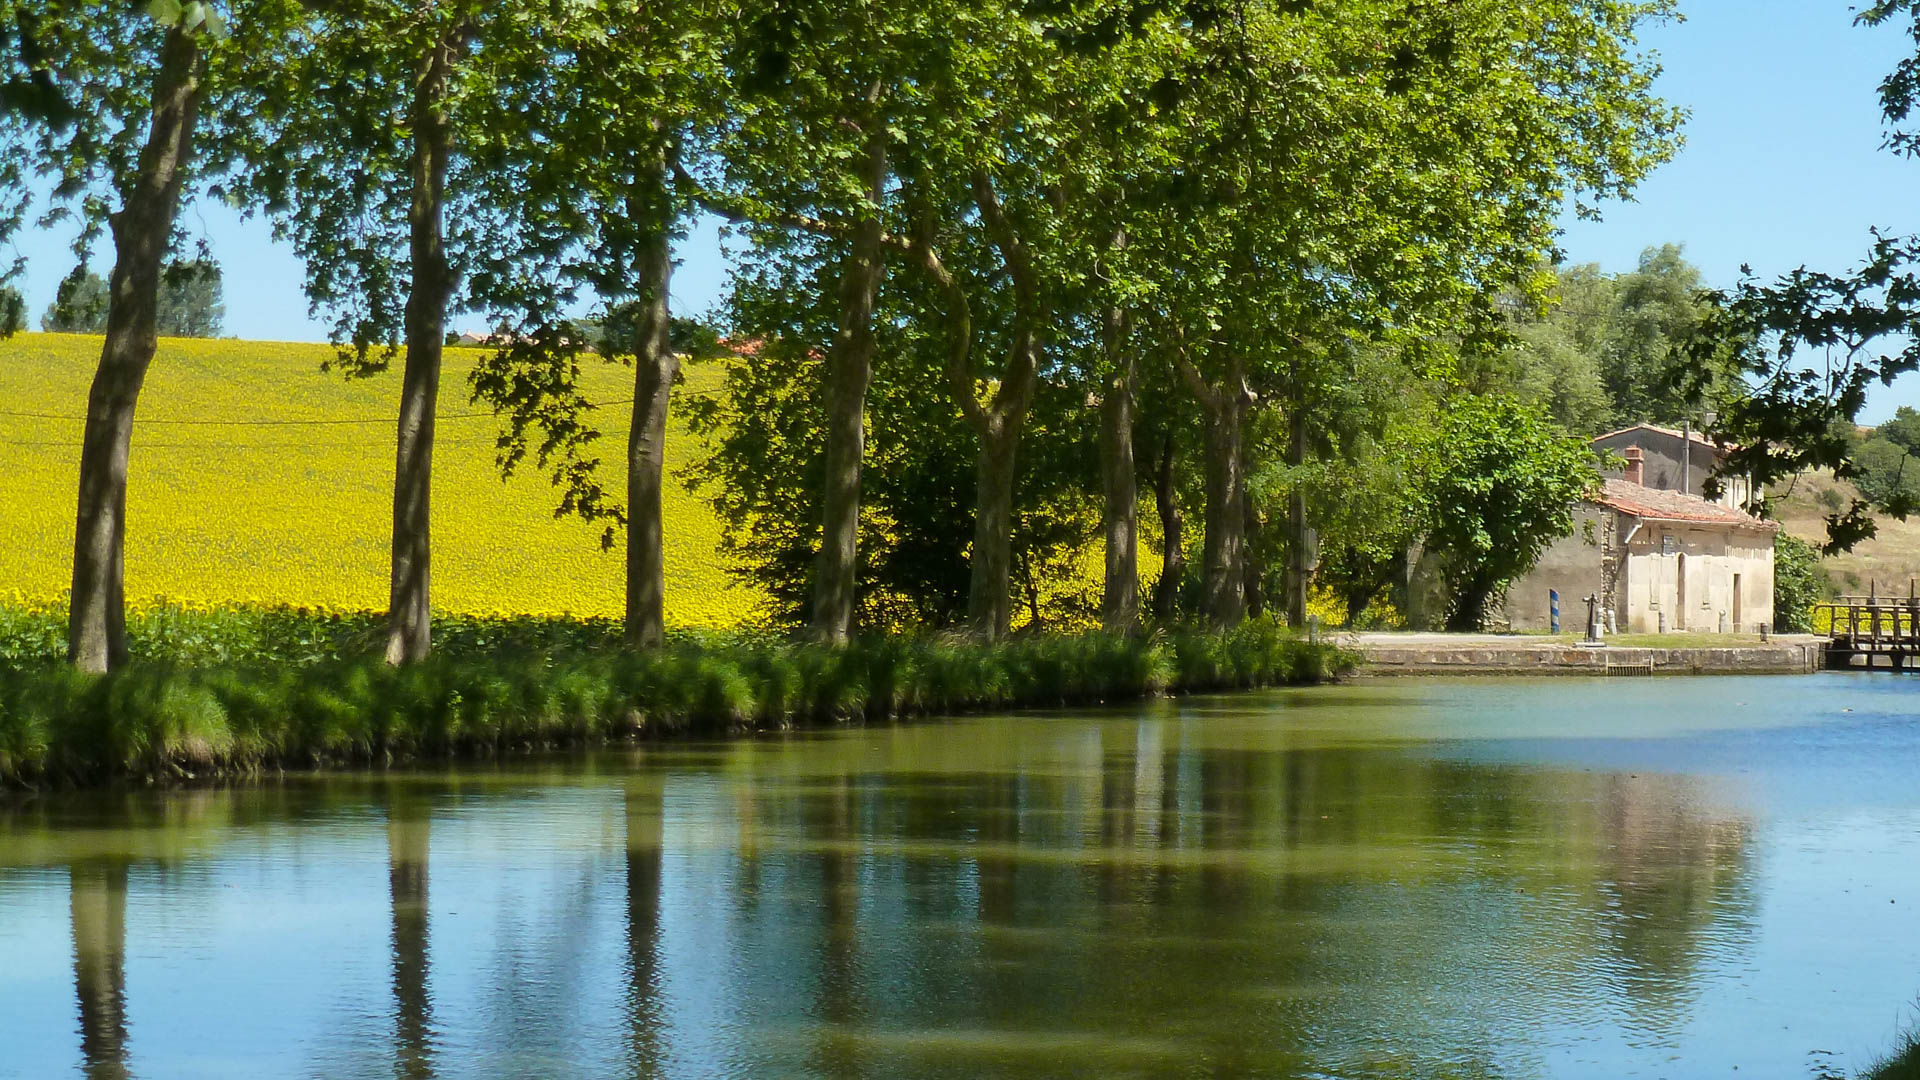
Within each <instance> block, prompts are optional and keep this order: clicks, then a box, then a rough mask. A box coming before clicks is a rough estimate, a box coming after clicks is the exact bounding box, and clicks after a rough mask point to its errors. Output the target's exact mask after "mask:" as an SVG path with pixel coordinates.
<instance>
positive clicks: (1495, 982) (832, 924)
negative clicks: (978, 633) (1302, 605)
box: [0, 674, 1920, 1080]
mask: <svg viewBox="0 0 1920 1080" xmlns="http://www.w3.org/2000/svg"><path fill="white" fill-rule="evenodd" d="M1917 706H1920V682H1916V681H1914V677H1912V676H1893V675H1849V674H1834V675H1817V676H1810V677H1804V678H1792V677H1772V678H1721V679H1684V678H1661V679H1640V680H1621V679H1615V680H1612V681H1597V680H1572V679H1568V680H1535V681H1508V680H1468V679H1454V680H1424V679H1405V680H1380V681H1360V682H1355V683H1351V684H1348V685H1343V686H1335V687H1325V688H1315V689H1304V690H1289V691H1278V692H1272V693H1260V694H1249V695H1243V696H1222V697H1208V698H1188V699H1182V700H1175V701H1160V702H1151V703H1147V704H1142V705H1133V706H1127V707H1124V708H1112V709H1102V710H1089V711H1075V712H1060V713H1050V714H1025V715H1018V716H991V717H976V718H967V719H962V720H958V721H954V722H929V723H922V724H912V725H904V726H897V727H876V728H867V729H860V730H845V731H832V732H822V733H809V734H797V735H792V736H783V737H770V738H760V739H755V740H747V741H736V742H729V743H692V744H687V743H683V744H665V745H658V746H646V747H642V748H639V749H635V750H629V751H620V752H608V753H603V754H594V755H579V756H573V757H565V758H538V759H523V760H518V761H514V762H508V763H501V764H498V765H483V766H478V767H474V766H462V767H460V768H456V769H447V770H435V771H423V772H409V773H399V774H395V773H386V774H359V775H331V776H323V777H301V778H293V779H287V780H284V781H277V782H268V783H261V784H255V785H247V786H242V787H238V788H232V789H222V790H188V791H171V792H155V791H138V792H132V793H127V792H121V793H114V794H103V793H97V792H96V793H72V794H64V795H57V796H40V797H24V796H5V797H3V798H0V1077H8V1078H12V1077H19V1078H32V1080H39V1078H42V1077H56V1076H74V1075H92V1076H113V1077H118V1076H134V1077H147V1078H158V1077H183V1078H184V1077H193V1078H199V1077H267V1076H273V1077H299V1076H315V1077H403V1078H412V1077H432V1076H439V1077H633V1076H656V1075H657V1076H672V1077H708V1076H754V1077H759V1076H783V1077H784V1076H796V1077H809V1076H819V1077H943V1076H946V1077H973V1076H1008V1077H1016V1076H1017V1077H1027V1076H1059V1077H1066V1076H1075V1077H1079V1076H1103V1077H1104V1076H1115V1077H1118V1076H1302V1077H1502V1078H1518V1077H1536V1076H1537V1077H1607V1078H1614V1077H1626V1076H1642V1077H1659V1076H1668V1077H1698V1076H1729V1077H1742V1076H1744V1077H1809V1076H1814V1075H1818V1074H1820V1073H1822V1072H1834V1073H1844V1072H1848V1071H1851V1070H1857V1069H1860V1068H1862V1067H1864V1066H1865V1065H1866V1064H1867V1063H1869V1062H1870V1061H1871V1060H1872V1059H1873V1058H1874V1057H1876V1056H1878V1055H1879V1054H1881V1053H1883V1052H1884V1051H1886V1050H1887V1049H1888V1048H1889V1047H1890V1046H1891V1045H1892V1044H1893V1042H1894V1039H1895V1037H1896V1034H1897V1033H1898V1032H1899V1031H1900V1030H1902V1029H1903V1027H1904V1026H1906V1025H1907V1024H1909V1023H1911V1022H1912V1021H1913V1020H1914V1019H1915V1012H1914V1009H1915V1002H1916V1001H1920V717H1917V716H1916V713H1917V712H1920V708H1917Z"/></svg>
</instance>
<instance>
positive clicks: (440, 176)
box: [387, 32, 461, 664]
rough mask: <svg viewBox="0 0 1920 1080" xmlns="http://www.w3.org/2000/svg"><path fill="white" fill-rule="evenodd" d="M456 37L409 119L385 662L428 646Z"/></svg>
mask: <svg viewBox="0 0 1920 1080" xmlns="http://www.w3.org/2000/svg"><path fill="white" fill-rule="evenodd" d="M460 40H461V39H460V36H459V34H458V33H457V32H456V33H452V34H449V35H447V36H446V37H443V38H441V39H439V40H436V41H435V42H434V44H433V47H432V49H431V50H430V51H429V52H428V54H427V55H426V56H425V57H422V58H421V64H420V74H419V77H418V79H417V80H416V82H415V83H414V89H413V103H412V107H411V109H410V114H409V121H410V123H411V124H412V129H413V161H412V164H411V169H410V171H411V176H412V187H413V192H412V201H411V203H410V205H409V206H408V208H407V229H408V231H409V233H410V234H411V236H410V254H411V257H412V266H413V281H412V283H411V285H410V286H409V288H408V290H407V311H406V336H407V365H406V371H405V374H404V375H403V376H402V378H401V385H400V423H399V430H398V437H397V439H396V440H395V449H394V470H393V567H392V580H391V586H392V587H391V591H390V598H389V600H388V604H387V663H389V664H410V663H413V662H415V661H418V660H422V659H425V658H426V655H427V652H428V650H429V649H431V648H432V646H433V623H432V608H431V602H432V582H433V574H432V554H433V544H432V521H433V506H432V494H433V419H434V408H435V406H436V404H437V402H438V399H439V396H440V352H441V347H442V346H443V345H444V344H445V342H446V322H447V298H448V296H449V294H450V293H451V292H452V281H451V277H450V273H449V270H448V267H447V252H446V236H445V224H444V220H443V219H444V217H445V204H446V187H447V158H448V155H449V152H450V151H451V148H452V143H453V130H452V126H451V124H450V123H449V121H448V118H447V108H446V90H447V80H448V77H449V75H450V73H451V69H452V67H453V60H454V53H455V50H456V49H458V48H459V47H460Z"/></svg>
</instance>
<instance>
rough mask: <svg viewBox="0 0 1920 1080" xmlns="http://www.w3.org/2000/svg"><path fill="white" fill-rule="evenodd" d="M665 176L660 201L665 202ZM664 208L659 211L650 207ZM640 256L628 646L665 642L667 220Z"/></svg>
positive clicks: (630, 459) (676, 362) (669, 385)
mask: <svg viewBox="0 0 1920 1080" xmlns="http://www.w3.org/2000/svg"><path fill="white" fill-rule="evenodd" d="M664 179H665V174H664V173H662V191H661V192H660V195H661V198H662V200H663V201H664V198H665V190H664ZM655 209H656V210H659V211H663V212H664V211H665V210H666V208H665V207H658V208H655ZM657 224H658V227H657V228H656V229H655V230H654V232H653V233H652V234H651V235H650V236H649V237H648V238H647V240H646V244H645V246H644V248H643V249H642V251H641V253H640V263H639V272H640V274H639V277H640V279H639V282H638V285H639V293H640V305H639V314H638V316H637V317H636V319H635V326H634V338H633V340H634V346H633V424H632V426H631V427H630V428H629V429H628V431H627V625H626V636H627V641H628V643H629V644H632V645H636V646H638V647H640V648H646V649H651V648H658V647H659V646H661V645H663V644H665V643H666V639H667V621H666V592H667V572H666V559H665V547H664V538H663V531H662V527H661V513H660V492H661V486H662V483H663V480H664V474H665V470H666V461H667V408H668V402H669V399H670V398H671V396H672V394H673V378H674V376H675V375H676V374H677V373H678V372H679V370H680V358H679V357H678V356H676V355H675V354H674V351H673V343H672V340H671V338H670V336H669V330H670V324H669V321H668V320H669V313H668V310H667V291H668V287H669V286H670V285H671V283H672V277H673V248H672V239H671V237H670V236H669V234H668V231H667V227H666V221H665V219H664V217H663V218H661V219H660V220H659V221H658V223H657Z"/></svg>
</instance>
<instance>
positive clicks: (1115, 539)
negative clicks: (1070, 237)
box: [1100, 309, 1140, 634]
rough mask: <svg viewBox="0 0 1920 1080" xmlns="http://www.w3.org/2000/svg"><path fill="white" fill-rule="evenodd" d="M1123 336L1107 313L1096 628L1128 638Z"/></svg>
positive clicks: (1134, 499)
mask: <svg viewBox="0 0 1920 1080" xmlns="http://www.w3.org/2000/svg"><path fill="white" fill-rule="evenodd" d="M1127 334H1128V327H1127V320H1126V316H1125V314H1124V313H1123V312H1121V311H1119V310H1118V309H1115V310H1112V311H1109V312H1108V313H1107V325H1106V337H1107V357H1108V363H1109V365H1110V366H1111V369H1112V370H1111V373H1110V374H1109V376H1108V379H1107V386H1106V392H1105V394H1103V395H1102V396H1101V399H1100V489H1101V495H1102V497H1103V498H1104V499H1105V501H1106V505H1105V507H1104V510H1103V512H1102V514H1101V531H1102V532H1103V533H1104V534H1105V537H1106V549H1107V554H1106V580H1105V581H1104V582H1103V583H1102V585H1101V592H1100V625H1101V626H1102V628H1104V629H1105V630H1106V631H1107V633H1109V634H1131V633H1134V632H1135V631H1137V630H1138V629H1139V628H1140V521H1139V516H1140V508H1139V499H1140V493H1139V490H1138V488H1137V486H1136V481H1135V478H1134V465H1133V377H1134V368H1135V359H1134V353H1133V349H1132V347H1131V343H1130V342H1128V341H1127Z"/></svg>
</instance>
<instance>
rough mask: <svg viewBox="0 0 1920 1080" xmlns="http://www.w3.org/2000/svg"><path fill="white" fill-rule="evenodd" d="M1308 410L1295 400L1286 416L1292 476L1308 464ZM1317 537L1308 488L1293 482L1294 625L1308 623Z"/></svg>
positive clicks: (1290, 592) (1289, 583) (1290, 578)
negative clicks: (1309, 516)
mask: <svg viewBox="0 0 1920 1080" xmlns="http://www.w3.org/2000/svg"><path fill="white" fill-rule="evenodd" d="M1307 449H1308V448H1307V410H1306V405H1305V404H1304V403H1303V402H1302V401H1300V400H1297V399H1296V400H1295V401H1294V402H1293V403H1292V405H1291V407H1290V411H1289V415H1288V417H1287V464H1288V465H1290V466H1292V467H1293V472H1294V475H1295V476H1298V475H1300V473H1299V470H1300V468H1301V467H1302V466H1304V465H1305V464H1306V463H1307ZM1317 540H1318V538H1317V537H1316V536H1315V535H1314V533H1313V529H1312V528H1311V527H1310V525H1309V522H1308V520H1307V490H1306V488H1305V486H1303V485H1302V484H1300V483H1298V482H1296V483H1295V484H1294V485H1293V490H1292V491H1291V492H1289V493H1288V495H1287V569H1286V582H1285V586H1286V594H1287V623H1288V625H1291V626H1295V627H1302V626H1305V625H1307V591H1308V589H1309V588H1310V587H1311V586H1312V584H1313V572H1314V567H1315V565H1316V564H1317V563H1318V561H1319V559H1318V552H1317V551H1316V550H1315V549H1316V548H1317V547H1318V543H1317Z"/></svg>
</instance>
